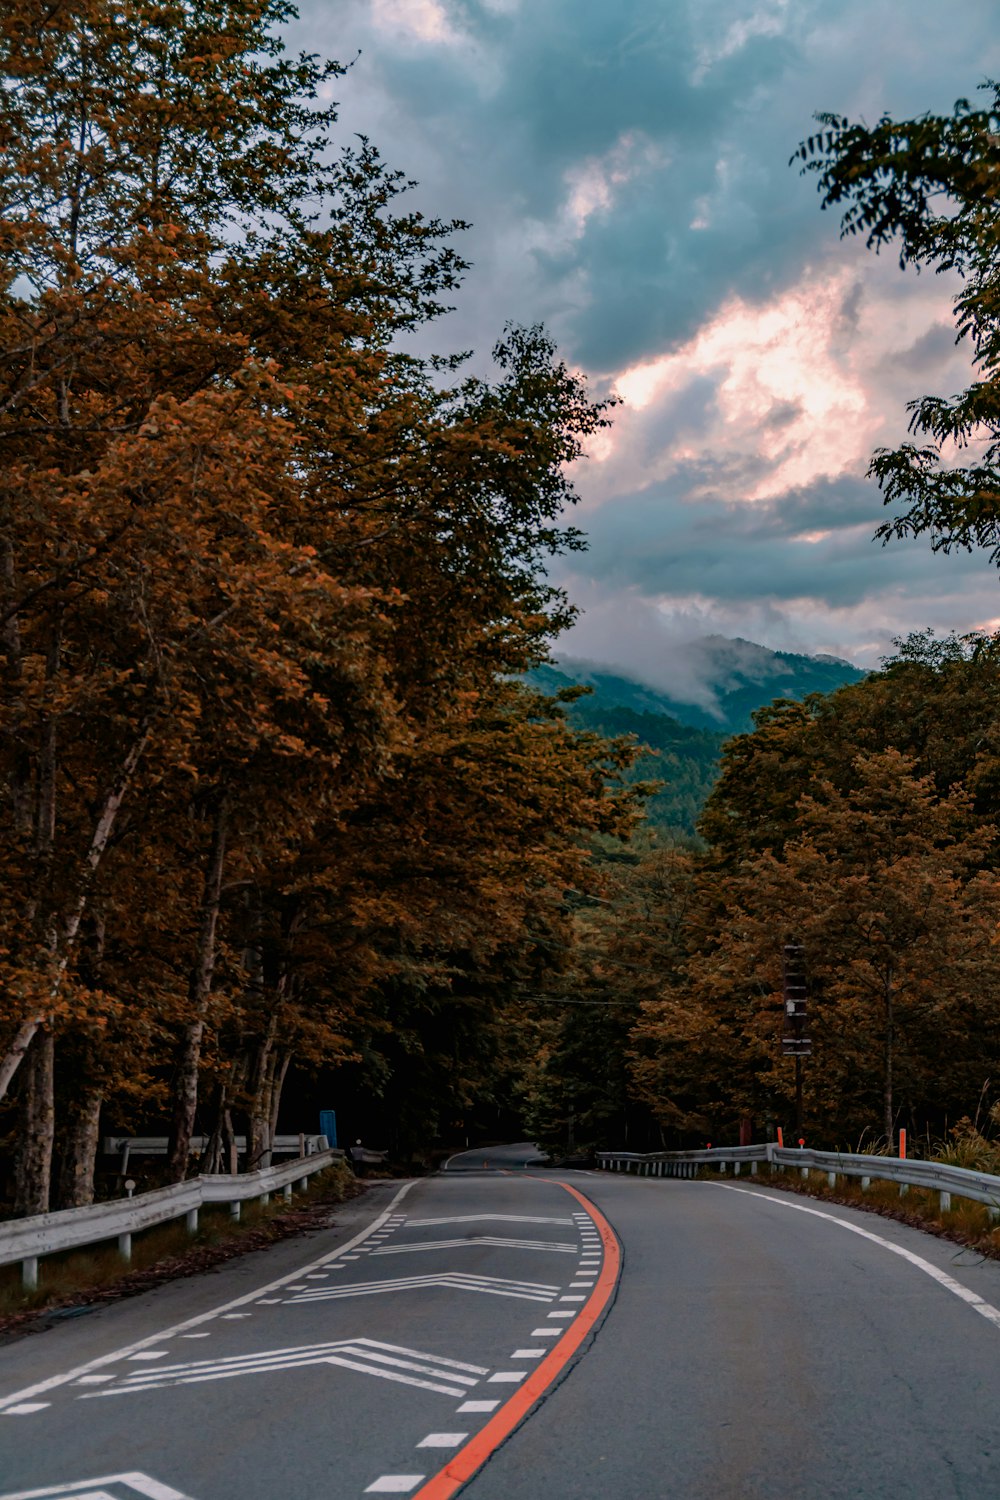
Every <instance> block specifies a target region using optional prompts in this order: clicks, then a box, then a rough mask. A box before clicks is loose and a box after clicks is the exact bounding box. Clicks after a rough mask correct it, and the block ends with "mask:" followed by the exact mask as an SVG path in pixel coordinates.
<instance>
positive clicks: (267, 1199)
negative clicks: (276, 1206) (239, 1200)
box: [257, 1193, 271, 1208]
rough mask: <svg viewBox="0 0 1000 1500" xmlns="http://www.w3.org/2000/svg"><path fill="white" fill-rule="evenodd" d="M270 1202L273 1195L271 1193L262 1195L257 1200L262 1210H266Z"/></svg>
mask: <svg viewBox="0 0 1000 1500" xmlns="http://www.w3.org/2000/svg"><path fill="white" fill-rule="evenodd" d="M270 1201H271V1194H270V1193H261V1195H260V1197H259V1198H258V1199H257V1202H258V1203H259V1204H260V1206H261V1208H266V1207H267V1205H268V1204H269V1203H270Z"/></svg>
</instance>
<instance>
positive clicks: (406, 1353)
mask: <svg viewBox="0 0 1000 1500" xmlns="http://www.w3.org/2000/svg"><path fill="white" fill-rule="evenodd" d="M308 1365H342V1366H343V1367H344V1368H345V1369H348V1370H359V1371H360V1372H361V1373H362V1374H364V1375H376V1376H378V1377H379V1378H380V1379H382V1380H397V1381H399V1382H400V1383H401V1384H403V1385H415V1386H419V1387H420V1389H421V1390H425V1391H437V1392H438V1393H439V1394H440V1395H442V1396H465V1395H467V1394H468V1392H469V1389H470V1388H471V1387H472V1386H474V1385H478V1384H479V1377H480V1376H481V1375H486V1374H488V1373H489V1372H488V1370H487V1369H484V1368H483V1367H482V1366H481V1365H468V1364H463V1363H462V1362H461V1361H460V1360H457V1359H445V1358H443V1357H442V1356H441V1355H439V1354H422V1353H421V1351H420V1350H419V1349H406V1348H404V1347H403V1346H402V1345H399V1344H383V1343H380V1342H379V1341H378V1340H377V1339H338V1340H337V1341H336V1342H335V1343H330V1344H304V1345H302V1346H300V1347H299V1348H293V1349H264V1350H261V1351H259V1352H258V1353H256V1354H232V1355H229V1356H227V1357H226V1358H225V1359H198V1360H194V1361H192V1362H191V1363H188V1364H182V1365H167V1366H166V1367H164V1366H163V1365H160V1366H158V1367H157V1368H156V1369H155V1370H150V1369H146V1370H137V1371H135V1373H134V1374H128V1375H125V1376H123V1377H122V1379H121V1380H119V1381H117V1382H116V1383H115V1384H114V1385H108V1386H104V1387H103V1388H102V1389H101V1390H99V1391H85V1392H84V1393H83V1394H82V1395H81V1396H80V1397H79V1399H80V1400H81V1401H93V1400H96V1399H100V1398H103V1397H105V1396H122V1395H127V1394H129V1393H130V1392H132V1393H134V1392H136V1391H157V1390H163V1389H164V1388H165V1387H167V1386H176V1385H197V1384H199V1383H200V1382H201V1381H205V1380H228V1379H231V1378H232V1377H233V1376H235V1375H266V1374H273V1373H275V1372H276V1371H278V1370H294V1369H301V1368H305V1367H306V1366H308ZM427 1375H432V1376H433V1377H434V1379H433V1380H426V1379H423V1378H421V1377H423V1376H427ZM445 1382H447V1384H445Z"/></svg>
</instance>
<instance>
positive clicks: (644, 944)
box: [530, 83, 1000, 1166]
mask: <svg viewBox="0 0 1000 1500" xmlns="http://www.w3.org/2000/svg"><path fill="white" fill-rule="evenodd" d="M983 94H984V100H985V102H984V104H983V105H982V107H980V108H976V107H974V105H973V104H971V103H970V102H969V101H967V100H959V101H958V103H957V104H956V106H955V109H954V111H953V113H952V114H951V115H946V116H933V115H923V116H920V117H919V118H917V119H915V120H904V121H895V120H892V119H890V118H889V117H888V116H886V117H883V118H882V119H881V120H879V121H878V123H877V124H876V125H875V126H872V127H869V126H867V125H863V124H852V123H851V122H850V121H849V120H846V119H844V118H841V117H839V116H835V115H822V116H819V117H818V128H817V130H816V132H815V133H814V134H813V135H812V136H810V137H809V138H808V140H806V141H804V142H803V143H802V144H801V146H800V147H799V149H798V151H797V152H796V153H795V155H794V156H793V158H792V160H793V163H794V164H798V165H799V167H800V168H801V170H802V171H803V172H805V173H813V174H815V176H816V179H817V183H818V186H819V189H820V192H821V194H822V202H823V207H824V208H835V209H837V210H839V211H840V213H841V233H842V235H844V236H848V237H850V236H860V237H861V238H862V239H863V240H864V242H865V244H866V245H867V246H868V248H869V249H872V250H875V251H878V250H879V249H882V248H885V247H889V246H892V247H893V248H894V249H895V250H896V251H897V252H898V255H899V260H900V264H901V267H902V268H903V269H906V268H907V267H915V268H918V269H919V268H930V269H933V270H935V271H947V272H949V273H951V274H952V276H953V277H954V278H955V280H956V281H957V286H958V291H957V293H956V295H955V298H954V315H955V326H956V336H957V338H958V340H959V341H963V340H964V341H965V345H966V347H967V349H968V351H969V355H970V360H971V364H972V366H973V376H974V378H973V379H972V381H971V383H970V385H969V386H968V388H967V389H965V390H963V391H960V392H958V393H957V394H955V395H953V396H950V397H944V396H941V395H937V394H931V395H927V396H923V397H917V398H915V399H914V400H913V401H912V402H911V403H910V405H909V414H910V424H909V425H910V434H911V437H912V439H913V441H907V442H904V443H903V444H902V445H901V446H900V447H899V448H897V449H892V450H889V449H885V450H879V451H878V452H877V453H876V454H875V455H874V457H873V459H872V461H871V466H870V470H869V475H870V477H871V478H872V479H874V480H875V481H876V483H877V484H878V485H879V487H880V488H881V490H882V494H883V498H884V500H885V503H886V504H887V506H889V507H891V514H890V516H889V518H888V519H887V520H886V521H885V522H884V524H883V525H882V526H881V527H880V528H879V532H878V537H879V539H881V540H882V541H883V542H886V543H889V544H891V543H892V542H893V541H894V540H896V539H898V538H907V537H926V538H928V539H929V541H930V543H931V545H932V547H933V548H934V549H935V550H937V551H943V552H949V551H952V550H955V549H964V550H967V551H970V552H971V551H974V550H980V549H982V550H983V551H985V552H986V553H987V554H988V555H989V557H990V560H991V562H993V563H994V564H996V563H998V562H1000V500H998V497H1000V423H998V419H997V412H998V409H1000V401H998V398H1000V315H998V313H1000V214H998V202H1000V188H998V184H1000V147H998V142H1000V89H998V87H997V86H996V85H995V84H992V83H990V84H985V85H983ZM998 672H1000V635H998V634H993V633H990V632H989V631H984V632H973V633H971V634H969V635H967V636H965V637H963V638H958V639H956V638H955V637H951V638H946V639H943V640H941V639H937V638H935V636H934V635H933V633H932V632H930V631H927V630H924V631H919V630H918V631H916V632H914V633H913V634H911V635H910V636H909V637H908V638H906V639H905V640H901V641H898V642H897V643H896V652H895V654H894V655H893V656H891V657H890V658H889V659H888V660H887V661H886V662H885V664H884V667H883V670H882V671H880V672H877V673H874V674H872V675H871V676H870V677H868V678H866V679H865V680H864V681H861V682H858V683H855V684H849V685H846V686H844V687H842V688H840V689H839V690H838V691H836V692H834V693H832V694H830V695H816V696H813V697H807V698H806V699H805V700H804V701H802V702H794V701H790V700H785V701H780V700H779V701H777V702H775V703H774V704H773V705H772V706H770V707H767V708H763V709H760V710H758V711H757V713H756V714H755V715H754V721H755V723H754V727H753V730H752V732H750V733H745V734H741V735H737V736H736V737H735V738H734V739H732V740H731V741H730V742H729V743H728V744H727V745H726V747H725V749H724V751H723V755H722V768H721V775H720V778H719V780H718V782H717V784H716V786H715V787H714V789H713V791H712V793H711V795H710V797H709V799H708V802H707V805H706V807H705V810H704V813H703V814H702V816H701V818H700V820H699V823H698V830H699V834H700V837H701V840H702V841H703V847H702V848H700V849H698V848H696V849H694V850H689V851H684V850H682V849H677V848H669V847H655V846H654V847H652V848H647V849H645V850H642V849H641V848H640V847H638V846H637V847H636V850H635V854H634V855H633V856H632V858H631V860H624V861H619V862H618V863H617V864H616V866H615V868H614V880H613V884H612V888H611V889H610V890H608V891H607V892H606V894H605V896H604V897H603V898H602V901H601V902H595V901H591V902H589V903H587V904H586V910H583V911H581V913H580V914H579V916H578V918H577V922H578V944H577V955H578V957H577V962H576V967H575V970H574V972H573V975H572V977H571V978H570V979H569V980H568V982H567V985H566V991H565V994H564V996H563V999H564V1001H565V1004H564V1006H563V1007H562V1009H561V1010H558V1011H554V1013H553V1015H552V1017H551V1019H550V1020H549V1021H548V1023H547V1025H546V1027H545V1040H544V1042H543V1044H542V1045H541V1046H540V1048H539V1053H538V1060H537V1063H536V1065H535V1068H534V1073H533V1077H532V1081H531V1094H530V1108H531V1110H532V1112H533V1113H532V1118H533V1119H534V1120H535V1122H536V1128H537V1129H538V1131H539V1133H541V1134H542V1135H543V1137H544V1138H546V1139H548V1140H549V1141H551V1142H552V1143H553V1144H556V1143H560V1144H564V1143H566V1142H567V1141H569V1140H570V1139H571V1138H572V1139H573V1141H574V1142H575V1143H580V1142H584V1143H594V1142H614V1143H615V1144H618V1145H622V1144H627V1145H629V1146H632V1147H634V1148H638V1149H642V1148H643V1147H647V1146H650V1145H659V1144H660V1143H661V1142H668V1143H670V1144H680V1143H682V1142H683V1143H691V1142H698V1141H700V1142H701V1143H704V1141H705V1140H706V1139H714V1140H715V1141H716V1142H719V1141H722V1140H727V1141H733V1140H735V1139H736V1138H737V1132H740V1130H741V1127H742V1133H744V1134H746V1133H752V1134H753V1135H754V1136H755V1137H757V1138H758V1139H759V1138H761V1137H762V1136H767V1135H772V1136H773V1133H774V1132H775V1130H776V1128H777V1127H778V1126H783V1127H784V1128H785V1129H788V1128H789V1127H790V1126H793V1125H794V1124H795V1123H796V1120H795V1105H794V1098H793V1089H794V1084H793V1078H794V1064H793V1061H792V1060H790V1059H788V1058H785V1057H783V1056H782V1048H781V1036H782V1029H783V985H782V977H783V976H782V950H783V947H784V945H785V944H789V943H791V944H795V945H800V946H801V949H802V952H803V955H804V963H805V970H806V976H805V977H806V980H807V989H808V1001H807V1004H808V1010H809V1024H808V1030H809V1033H810V1035H811V1038H812V1044H813V1051H812V1056H811V1057H810V1058H809V1059H808V1060H807V1061H806V1062H805V1063H804V1067H803V1072H804V1087H803V1110H804V1113H803V1120H802V1126H803V1130H804V1132H805V1135H806V1138H807V1139H808V1140H809V1141H810V1142H811V1143H812V1144H815V1145H821V1146H822V1145H826V1146H842V1147H843V1146H854V1147H858V1146H859V1145H869V1146H871V1145H875V1146H879V1145H881V1147H882V1149H886V1148H888V1149H893V1147H894V1145H895V1141H896V1133H897V1131H898V1130H899V1128H900V1127H901V1126H906V1127H908V1128H909V1131H910V1133H911V1139H912V1138H913V1137H914V1136H915V1137H916V1138H917V1141H918V1142H920V1141H922V1145H923V1149H924V1150H929V1149H935V1144H934V1143H935V1141H937V1142H939V1143H942V1142H943V1143H944V1145H945V1146H946V1147H947V1143H948V1141H949V1140H950V1141H951V1142H952V1144H953V1145H954V1143H955V1140H956V1138H957V1140H959V1141H961V1142H963V1143H964V1145H963V1150H964V1152H965V1154H964V1158H963V1159H964V1162H965V1164H966V1165H975V1164H976V1162H977V1160H978V1159H983V1160H985V1159H986V1158H989V1159H991V1161H992V1163H993V1165H994V1166H995V1162H996V1151H995V1149H993V1150H991V1149H990V1148H989V1142H988V1141H987V1139H986V1138H985V1137H984V1135H983V1130H991V1129H995V1128H996V1125H997V1122H998V1120H1000V1104H998V1101H1000V941H998V936H1000V929H998V912H1000V872H998V849H1000V845H998V826H1000V801H998V798H1000V677H998ZM581 1013H582V1014H584V1015H586V1017H587V1020H585V1021H581V1020H580V1019H579V1017H580V1014H581ZM591 1017H594V1018H596V1019H591Z"/></svg>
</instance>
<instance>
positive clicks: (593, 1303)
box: [412, 1178, 622, 1500]
mask: <svg viewBox="0 0 1000 1500" xmlns="http://www.w3.org/2000/svg"><path fill="white" fill-rule="evenodd" d="M542 1180H543V1181H551V1179H549V1178H543V1179H542ZM553 1186H554V1187H561V1188H565V1190H566V1192H567V1193H572V1195H573V1197H574V1198H575V1199H576V1200H577V1202H578V1203H581V1204H582V1205H583V1207H584V1208H585V1209H586V1210H587V1212H588V1213H589V1214H590V1216H591V1218H592V1219H593V1221H594V1223H595V1224H596V1225H597V1228H598V1230H599V1232H600V1236H601V1242H602V1244H603V1245H604V1265H603V1267H602V1269H601V1274H600V1276H599V1277H598V1280H597V1285H596V1286H595V1287H594V1290H593V1291H592V1292H591V1294H590V1296H589V1297H588V1298H587V1301H586V1304H585V1306H583V1307H582V1308H581V1309H580V1311H579V1312H578V1313H577V1315H576V1317H575V1318H574V1320H573V1322H572V1324H571V1326H570V1327H569V1328H567V1330H566V1332H565V1333H564V1334H563V1336H562V1338H561V1339H560V1340H559V1342H558V1343H557V1344H556V1346H555V1348H554V1349H553V1350H552V1352H551V1354H549V1356H548V1357H547V1358H546V1359H543V1360H542V1363H541V1364H540V1365H538V1366H537V1368H536V1369H534V1370H532V1372H531V1374H530V1375H529V1376H528V1378H527V1380H526V1381H525V1382H524V1384H523V1385H522V1386H521V1387H520V1389H519V1390H518V1391H517V1392H516V1394H515V1395H513V1396H511V1398H510V1400H509V1401H507V1402H505V1403H504V1405H503V1406H501V1408H500V1410H499V1411H498V1412H497V1413H496V1414H495V1415H494V1416H492V1417H491V1418H490V1420H489V1421H488V1422H487V1424H486V1426H485V1427H484V1428H482V1429H481V1431H479V1432H477V1433H476V1435H475V1437H474V1438H470V1439H469V1441H468V1442H467V1443H466V1445H465V1447H464V1448H461V1449H459V1451H458V1452H457V1453H456V1454H455V1456H454V1458H452V1459H451V1461H450V1462H449V1463H447V1464H445V1466H444V1468H443V1469H441V1470H439V1472H438V1473H437V1474H434V1475H433V1476H432V1477H431V1478H430V1479H428V1481H427V1483H426V1484H424V1485H422V1486H421V1487H420V1489H419V1490H417V1491H416V1492H415V1494H414V1495H413V1497H412V1500H449V1497H450V1496H451V1495H454V1494H455V1493H456V1492H457V1491H458V1490H460V1489H461V1488H462V1486H463V1484H466V1483H468V1481H469V1480H470V1479H471V1478H472V1476H473V1474H475V1473H476V1471H477V1470H478V1469H481V1468H482V1466H483V1464H484V1463H485V1462H486V1460H487V1459H488V1458H489V1457H490V1456H491V1455H492V1454H494V1453H495V1452H496V1450H497V1449H498V1448H499V1446H500V1444H501V1443H502V1442H503V1440H504V1438H507V1437H509V1436H510V1434H511V1433H512V1432H513V1431H514V1428H515V1427H516V1426H517V1424H518V1423H519V1422H520V1421H521V1419H522V1418H523V1417H526V1416H527V1414H528V1412H529V1411H530V1410H531V1408H532V1407H533V1406H534V1404H535V1402H536V1401H538V1400H539V1398H540V1397H542V1396H544V1394H545V1392H546V1391H547V1390H548V1389H549V1386H550V1385H552V1383H553V1381H554V1380H555V1378H556V1376H557V1375H558V1374H559V1373H560V1371H561V1370H564V1369H565V1367H566V1365H567V1364H568V1363H569V1361H570V1360H571V1359H572V1357H573V1355H574V1354H575V1353H576V1351H577V1350H578V1349H579V1347H580V1345H581V1344H582V1343H583V1341H584V1339H585V1338H586V1337H587V1334H588V1333H589V1332H590V1330H591V1329H592V1328H593V1326H594V1324H595V1323H596V1322H597V1320H598V1318H599V1317H600V1316H601V1313H602V1312H603V1311H604V1309H605V1308H606V1307H607V1305H608V1302H609V1300H610V1297H611V1293H612V1292H613V1291H614V1289H615V1284H616V1282H617V1281H618V1272H619V1270H620V1268H621V1259H622V1258H621V1251H620V1250H619V1248H618V1241H617V1240H616V1239H615V1232H614V1230H613V1229H612V1228H611V1225H610V1224H609V1223H608V1221H607V1219H606V1218H605V1217H604V1215H603V1214H602V1213H601V1211H600V1209H598V1208H595V1206H594V1205H593V1203H591V1201H590V1199H589V1198H585V1197H584V1196H583V1194H582V1193H578V1192H577V1190H576V1188H575V1187H570V1185H569V1183H568V1182H555V1183H553Z"/></svg>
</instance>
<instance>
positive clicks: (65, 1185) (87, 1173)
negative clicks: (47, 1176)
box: [56, 1084, 104, 1208]
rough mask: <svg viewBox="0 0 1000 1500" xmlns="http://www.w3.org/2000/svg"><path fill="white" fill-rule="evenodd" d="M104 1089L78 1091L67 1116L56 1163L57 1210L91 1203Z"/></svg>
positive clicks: (93, 1088)
mask: <svg viewBox="0 0 1000 1500" xmlns="http://www.w3.org/2000/svg"><path fill="white" fill-rule="evenodd" d="M103 1102H104V1090H103V1089H101V1088H98V1087H97V1086H96V1085H93V1084H92V1085H91V1086H90V1087H89V1088H85V1089H83V1090H82V1091H81V1093H80V1095H79V1097H78V1099H77V1100H76V1102H75V1104H74V1106H73V1108H72V1111H71V1113H70V1118H69V1124H68V1126H67V1128H66V1132H65V1137H64V1144H63V1150H62V1158H61V1161H60V1163H59V1189H58V1195H57V1199H56V1207H57V1208H83V1207H84V1205H85V1204H87V1203H93V1201H94V1167H95V1165H96V1162H97V1148H98V1145H99V1144H100V1128H101V1105H102V1104H103Z"/></svg>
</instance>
